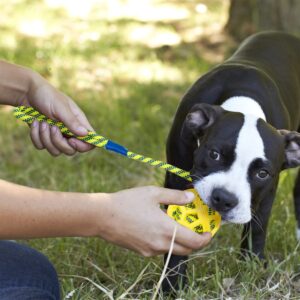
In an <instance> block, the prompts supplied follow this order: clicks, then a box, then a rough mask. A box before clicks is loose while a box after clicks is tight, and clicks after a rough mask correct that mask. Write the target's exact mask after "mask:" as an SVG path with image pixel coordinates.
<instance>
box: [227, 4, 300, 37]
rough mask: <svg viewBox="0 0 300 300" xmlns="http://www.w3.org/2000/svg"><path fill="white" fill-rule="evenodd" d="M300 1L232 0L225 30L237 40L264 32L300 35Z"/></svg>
mask: <svg viewBox="0 0 300 300" xmlns="http://www.w3.org/2000/svg"><path fill="white" fill-rule="evenodd" d="M299 15H300V1H299V0H231V2H230V8H229V18H228V22H227V24H226V26H225V30H226V31H227V32H228V33H229V34H230V35H231V36H233V37H234V38H235V39H237V40H242V39H244V38H245V37H246V36H248V35H250V34H252V33H254V32H257V31H262V30H282V31H288V32H291V33H296V34H300V17H299Z"/></svg>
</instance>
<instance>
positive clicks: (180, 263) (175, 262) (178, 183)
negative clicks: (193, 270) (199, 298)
mask: <svg viewBox="0 0 300 300" xmlns="http://www.w3.org/2000/svg"><path fill="white" fill-rule="evenodd" d="M186 186H187V182H186V181H185V180H182V179H181V178H179V177H178V176H175V175H173V174H170V173H167V175H166V182H165V187H167V188H173V189H175V188H176V189H179V190H184V189H186ZM167 256H168V254H165V256H164V263H165V264H166V260H167ZM187 259H188V256H181V255H171V257H170V261H169V264H168V266H167V272H166V277H165V278H164V280H163V283H162V290H163V292H164V293H173V294H175V293H176V291H177V290H178V289H179V288H184V286H185V285H186V269H187V264H186V262H185V261H186V260H187Z"/></svg>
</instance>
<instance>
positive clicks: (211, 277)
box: [0, 0, 300, 299]
mask: <svg viewBox="0 0 300 300" xmlns="http://www.w3.org/2000/svg"><path fill="white" fill-rule="evenodd" d="M0 4H1V13H0V15H1V17H0V59H3V60H7V61H9V62H12V63H16V64H20V65H23V66H27V67H29V68H31V69H34V70H35V71H37V72H39V73H41V74H42V75H43V76H44V77H45V78H46V79H47V80H49V81H50V82H51V83H52V84H53V85H54V86H55V87H57V88H58V89H60V90H61V91H63V92H64V93H66V94H68V95H69V96H70V97H72V98H73V99H74V100H75V101H76V102H77V103H79V105H80V106H81V107H82V108H83V110H84V111H85V113H86V114H87V116H88V118H89V119H90V122H91V124H92V125H93V127H94V128H95V129H96V131H97V132H99V133H100V134H103V135H104V136H107V137H108V138H111V139H113V140H115V141H117V142H119V143H121V144H123V145H124V146H126V147H128V148H129V149H131V150H132V151H136V152H137V153H142V154H145V155H147V156H152V157H154V158H157V159H162V160H164V159H165V140H166V137H167V134H168V130H169V128H170V126H171V122H172V119H173V116H174V113H175V111H176V107H177V105H178V103H179V101H180V99H181V97H182V96H183V94H184V93H185V91H186V90H187V88H188V87H189V86H190V85H191V84H192V83H193V82H194V81H195V80H196V79H197V78H198V77H199V76H201V75H202V74H204V73H205V72H207V71H208V70H209V69H210V68H211V67H213V66H214V65H216V64H218V63H220V62H222V61H223V60H224V59H226V58H227V57H228V56H230V54H231V53H232V52H233V51H234V49H235V48H236V46H237V45H238V43H239V42H240V41H242V40H243V39H244V38H245V37H247V36H248V35H250V34H252V33H254V32H257V31H261V30H266V29H277V30H284V31H288V32H291V33H294V34H299V33H300V18H299V13H300V1H293V0H260V1H259V0H231V1H229V0H224V1H222V0H210V1H208V0H203V1H194V0H189V1H177V0H173V1H162V0H107V1H104V0H103V1H99V0H98V1H97V0H85V1H82V0H44V1H42V0H10V1H4V0H0ZM0 142H1V145H2V147H0V154H1V160H0V176H1V178H2V179H6V180H9V181H13V182H17V183H20V184H24V185H27V186H34V187H37V188H45V189H52V190H61V191H78V192H96V191H97V192H100V191H102V192H114V191H117V190H120V189H123V188H128V187H133V186H138V185H148V184H155V185H162V184H163V178H164V174H163V172H162V171H160V170H156V169H154V168H151V167H148V166H145V165H142V164H139V163H136V162H133V161H130V160H127V159H124V158H122V157H119V156H117V155H115V154H110V153H105V152H104V151H102V150H99V149H98V150H95V151H92V152H91V153H87V154H83V155H77V156H75V157H72V158H70V157H59V158H55V159H54V158H52V157H50V156H49V155H48V154H47V153H44V152H41V151H36V150H35V149H34V148H33V146H32V145H31V142H30V138H29V135H28V128H27V127H26V126H25V125H23V124H21V123H20V122H16V121H15V119H14V118H13V116H12V113H11V108H9V107H2V108H1V109H0ZM293 177H294V172H290V173H283V174H282V176H281V181H280V188H279V191H278V195H277V199H276V204H275V207H274V209H273V216H272V220H271V222H270V230H269V232H268V243H267V255H268V258H269V265H268V267H267V268H264V267H263V265H262V263H260V262H258V261H247V260H246V261H241V260H239V259H238V258H239V256H238V253H239V236H240V232H241V227H237V226H224V227H223V228H222V229H221V230H220V232H219V233H218V235H217V236H216V238H215V239H214V241H213V242H212V243H211V245H210V246H209V247H208V248H206V249H204V250H203V251H200V252H197V253H195V254H193V255H192V256H191V262H190V265H189V282H190V285H189V289H188V290H186V291H184V292H182V295H181V296H182V298H183V299H200V298H201V299H299V298H297V297H298V293H299V292H300V281H299V276H298V275H299V271H300V256H299V254H298V244H297V242H296V239H295V236H294V228H295V220H294V217H293V214H294V211H293V206H292V193H291V191H292V190H291V188H292V186H293ZM141 205H143V204H142V198H141ZM23 242H24V243H29V244H31V245H32V246H34V247H36V248H37V249H39V250H41V251H42V252H43V253H45V254H46V255H48V256H49V257H50V259H51V260H52V261H53V262H54V264H55V266H56V267H57V269H58V272H59V274H60V280H61V283H62V292H63V299H117V298H118V297H119V299H151V295H152V293H153V289H154V288H155V286H156V284H157V281H158V279H159V276H160V273H161V271H162V259H161V258H151V259H145V258H142V257H140V256H138V255H135V254H134V253H131V252H129V251H126V250H124V249H120V248H118V247H114V246H112V245H109V244H107V243H105V242H104V241H100V240H98V239H81V238H77V239H74V238H72V239H69V238H64V239H49V240H47V239H39V240H35V241H23Z"/></svg>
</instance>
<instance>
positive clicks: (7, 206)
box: [0, 180, 108, 239]
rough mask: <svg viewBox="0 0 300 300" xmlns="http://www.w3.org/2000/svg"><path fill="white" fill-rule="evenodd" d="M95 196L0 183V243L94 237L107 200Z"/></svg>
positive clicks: (104, 196) (102, 195) (0, 181)
mask: <svg viewBox="0 0 300 300" xmlns="http://www.w3.org/2000/svg"><path fill="white" fill-rule="evenodd" d="M95 195H96V194H85V193H68V192H53V191H45V190H38V189H34V188H28V187H24V186H20V185H16V184H12V183H9V182H6V181H3V180H0V239H12V238H21V239H22V238H39V237H67V236H95V235H97V231H98V228H97V224H98V220H99V219H101V214H102V215H103V216H104V210H105V208H104V205H105V204H106V202H107V200H108V195H107V194H97V197H95ZM102 204H103V208H102ZM101 210H103V211H102V212H101Z"/></svg>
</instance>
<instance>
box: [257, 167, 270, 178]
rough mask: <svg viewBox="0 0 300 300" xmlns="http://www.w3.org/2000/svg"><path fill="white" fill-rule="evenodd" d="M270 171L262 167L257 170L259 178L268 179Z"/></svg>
mask: <svg viewBox="0 0 300 300" xmlns="http://www.w3.org/2000/svg"><path fill="white" fill-rule="evenodd" d="M269 175H270V174H269V172H268V171H267V170H265V169H261V170H259V171H258V172H257V174H256V176H257V177H258V178H259V179H266V178H268V177H269Z"/></svg>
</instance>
